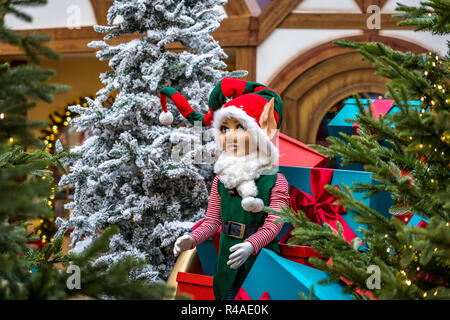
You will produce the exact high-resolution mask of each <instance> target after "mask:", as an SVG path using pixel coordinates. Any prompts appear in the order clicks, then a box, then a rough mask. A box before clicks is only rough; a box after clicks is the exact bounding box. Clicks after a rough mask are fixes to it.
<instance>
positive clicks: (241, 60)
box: [236, 46, 256, 82]
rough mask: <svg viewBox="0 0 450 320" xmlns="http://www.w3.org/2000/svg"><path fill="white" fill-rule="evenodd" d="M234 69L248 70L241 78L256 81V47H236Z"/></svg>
mask: <svg viewBox="0 0 450 320" xmlns="http://www.w3.org/2000/svg"><path fill="white" fill-rule="evenodd" d="M236 70H247V71H248V75H247V76H246V77H243V78H241V79H242V80H247V81H253V82H254V81H256V47H254V46H253V47H238V48H236Z"/></svg>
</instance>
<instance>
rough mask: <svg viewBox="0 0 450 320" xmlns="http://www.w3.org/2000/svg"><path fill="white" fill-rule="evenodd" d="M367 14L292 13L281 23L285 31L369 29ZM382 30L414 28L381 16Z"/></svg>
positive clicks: (387, 16)
mask: <svg viewBox="0 0 450 320" xmlns="http://www.w3.org/2000/svg"><path fill="white" fill-rule="evenodd" d="M370 15H371V14H367V13H290V14H289V15H288V16H287V17H286V18H284V20H283V21H282V22H281V23H280V25H279V26H278V28H283V29H363V30H366V29H367V19H368V18H369V17H370ZM380 21H381V30H396V29H402V30H413V29H414V27H413V26H397V23H399V22H400V21H401V20H400V19H396V18H393V17H392V15H391V14H385V13H383V14H381V17H380Z"/></svg>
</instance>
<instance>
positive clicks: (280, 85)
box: [269, 34, 427, 143]
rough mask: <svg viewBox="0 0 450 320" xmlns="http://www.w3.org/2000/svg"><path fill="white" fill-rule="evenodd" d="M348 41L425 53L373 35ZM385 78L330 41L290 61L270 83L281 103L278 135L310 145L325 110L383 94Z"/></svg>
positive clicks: (409, 43) (352, 52)
mask: <svg viewBox="0 0 450 320" xmlns="http://www.w3.org/2000/svg"><path fill="white" fill-rule="evenodd" d="M347 39H348V40H352V41H359V42H368V41H379V42H383V43H384V44H387V45H389V46H390V47H392V48H393V49H396V50H401V51H412V52H414V53H421V52H426V51H427V49H425V48H423V47H420V46H418V45H416V44H414V43H411V42H408V41H404V40H399V39H395V38H390V37H383V36H379V35H377V34H364V35H362V36H354V37H348V38H347ZM387 82H388V79H386V78H383V77H381V76H378V75H375V68H374V67H373V66H372V64H371V63H369V62H367V61H365V60H363V59H362V55H361V54H359V53H358V52H356V51H355V50H353V49H346V48H339V47H337V46H335V45H334V44H333V43H332V42H331V41H330V42H328V43H325V44H322V45H320V46H317V47H315V48H312V49H311V50H308V51H307V52H305V53H303V54H301V55H299V56H298V57H296V58H295V59H293V60H292V61H291V62H290V63H289V64H288V65H287V66H286V67H285V68H283V69H282V70H281V71H280V72H279V73H278V74H277V75H276V76H275V77H274V78H273V80H272V81H271V83H270V84H269V87H271V88H273V89H274V90H275V91H277V92H278V93H279V94H280V96H281V98H282V99H283V102H284V110H283V123H282V126H281V132H283V133H285V134H287V135H289V136H291V137H293V138H295V139H298V140H300V141H303V142H305V143H314V142H315V138H316V134H317V130H318V128H319V125H320V122H321V121H322V118H323V117H324V115H325V114H326V113H327V111H328V110H329V109H330V108H331V107H332V106H333V105H335V104H336V103H337V102H339V101H340V100H342V99H344V98H346V97H348V96H351V95H352V94H354V93H362V92H374V93H378V94H384V93H385V92H386V86H385V85H386V83H387Z"/></svg>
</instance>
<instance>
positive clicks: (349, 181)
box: [279, 166, 393, 249]
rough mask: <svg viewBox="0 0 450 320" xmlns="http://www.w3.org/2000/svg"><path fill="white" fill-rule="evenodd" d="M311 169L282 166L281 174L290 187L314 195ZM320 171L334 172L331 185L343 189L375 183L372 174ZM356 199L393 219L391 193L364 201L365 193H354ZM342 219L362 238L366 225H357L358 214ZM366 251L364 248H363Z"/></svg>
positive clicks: (345, 216)
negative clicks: (361, 229)
mask: <svg viewBox="0 0 450 320" xmlns="http://www.w3.org/2000/svg"><path fill="white" fill-rule="evenodd" d="M311 169H312V168H304V167H286V166H280V167H279V170H280V172H281V173H282V174H283V175H284V176H285V177H286V180H287V181H288V183H289V186H294V187H295V188H296V189H298V190H301V191H303V192H306V193H308V194H310V195H311V194H312V192H311V182H310V181H311ZM320 170H330V171H333V177H332V180H331V183H330V185H332V186H335V185H337V186H339V187H340V188H341V189H342V186H341V185H342V184H345V185H346V186H348V187H351V186H352V185H353V183H355V182H360V183H374V181H373V179H372V173H371V172H366V171H352V170H339V169H320ZM353 195H354V197H355V199H356V200H358V201H362V202H363V203H365V204H366V205H367V206H369V207H370V208H372V209H375V210H377V211H378V212H379V213H381V214H382V215H384V216H385V217H387V218H390V217H391V214H390V213H389V208H390V207H391V205H392V204H393V201H392V199H391V197H390V195H389V193H386V192H381V193H378V194H376V195H375V196H372V197H369V198H366V199H363V193H359V192H354V193H353ZM341 216H342V218H343V219H344V220H345V222H346V223H347V224H348V226H349V227H350V228H351V229H352V230H353V232H354V233H355V234H356V235H357V236H358V237H361V236H362V234H361V233H360V232H359V231H358V228H360V227H361V228H365V225H363V224H360V223H357V222H356V221H355V219H354V218H355V216H356V213H354V212H352V210H347V212H346V213H343V214H342V215H341ZM361 249H364V248H361Z"/></svg>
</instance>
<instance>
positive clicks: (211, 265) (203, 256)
mask: <svg viewBox="0 0 450 320" xmlns="http://www.w3.org/2000/svg"><path fill="white" fill-rule="evenodd" d="M203 221H204V220H201V221H199V222H198V223H196V224H195V225H194V226H193V227H192V228H191V229H190V230H189V231H193V230H195V229H197V228H198V227H199V226H200V225H201V224H202V223H203ZM220 231H221V228H219V230H218V231H217V232H216V234H214V235H213V236H212V237H211V238H209V239H206V240H205V241H203V242H202V243H200V244H198V245H197V246H196V249H197V255H198V258H199V260H200V264H201V266H202V269H203V273H204V275H206V276H214V274H215V268H216V260H217V253H218V252H219V239H220Z"/></svg>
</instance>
